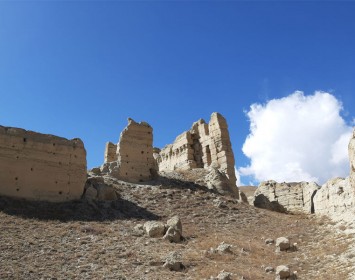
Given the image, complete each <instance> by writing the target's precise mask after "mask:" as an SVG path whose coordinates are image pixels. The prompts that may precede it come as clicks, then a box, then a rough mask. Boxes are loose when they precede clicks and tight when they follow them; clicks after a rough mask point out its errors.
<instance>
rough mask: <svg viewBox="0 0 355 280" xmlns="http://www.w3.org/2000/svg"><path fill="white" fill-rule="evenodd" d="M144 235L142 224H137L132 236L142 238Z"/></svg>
mask: <svg viewBox="0 0 355 280" xmlns="http://www.w3.org/2000/svg"><path fill="white" fill-rule="evenodd" d="M143 234H144V228H143V225H142V224H137V225H136V226H135V227H134V229H133V235H134V236H142V235H143Z"/></svg>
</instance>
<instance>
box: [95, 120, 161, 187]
mask: <svg viewBox="0 0 355 280" xmlns="http://www.w3.org/2000/svg"><path fill="white" fill-rule="evenodd" d="M115 147H117V149H116V150H115V149H114V148H115ZM105 163H106V164H104V165H103V166H102V168H101V171H102V172H103V173H110V175H111V176H114V177H116V178H118V179H120V180H124V181H129V182H143V181H149V180H151V179H152V176H153V175H154V170H155V169H156V162H155V160H154V158H153V128H152V127H151V126H150V125H149V124H148V123H146V122H140V123H137V122H135V121H134V120H132V119H130V118H129V119H128V125H127V127H126V128H125V129H124V130H123V131H122V132H121V135H120V140H119V142H118V143H117V145H114V144H112V143H108V144H107V145H106V150H105Z"/></svg>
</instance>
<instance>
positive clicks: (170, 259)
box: [163, 252, 185, 271]
mask: <svg viewBox="0 0 355 280" xmlns="http://www.w3.org/2000/svg"><path fill="white" fill-rule="evenodd" d="M180 258H181V256H180V255H179V254H178V253H177V252H171V253H169V255H168V256H167V257H166V259H165V263H164V264H163V267H165V268H167V269H169V270H172V271H181V270H183V269H184V268H185V266H184V265H183V264H182V262H181V261H180V260H179V259H180Z"/></svg>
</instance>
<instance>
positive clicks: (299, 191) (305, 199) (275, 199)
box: [254, 130, 355, 222]
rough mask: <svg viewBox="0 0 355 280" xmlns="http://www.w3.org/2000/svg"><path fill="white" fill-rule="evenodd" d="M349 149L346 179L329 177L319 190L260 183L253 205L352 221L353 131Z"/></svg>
mask: <svg viewBox="0 0 355 280" xmlns="http://www.w3.org/2000/svg"><path fill="white" fill-rule="evenodd" d="M348 148H349V149H348V152H349V160H350V175H349V177H347V178H339V177H338V178H332V179H330V180H328V181H327V182H326V183H324V184H323V185H322V186H321V187H320V186H318V185H317V184H315V183H313V182H310V183H307V182H300V183H276V182H275V181H266V182H262V183H261V184H260V185H259V187H258V189H257V190H256V191H255V193H254V206H257V207H260V208H266V209H270V210H275V211H279V209H283V210H285V211H287V212H291V213H295V212H304V213H307V214H317V215H326V216H328V217H330V218H332V219H333V220H336V221H338V220H341V221H345V222H353V221H354V220H353V217H354V214H355V210H354V209H355V200H354V196H355V168H354V166H355V130H354V133H353V136H352V138H351V139H350V142H349V146H348ZM275 206H277V207H275Z"/></svg>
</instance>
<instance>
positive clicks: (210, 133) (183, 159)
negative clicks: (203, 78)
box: [157, 113, 236, 186]
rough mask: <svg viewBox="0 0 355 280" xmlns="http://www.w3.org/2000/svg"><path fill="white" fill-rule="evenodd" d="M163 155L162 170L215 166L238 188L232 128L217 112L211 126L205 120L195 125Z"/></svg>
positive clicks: (159, 158)
mask: <svg viewBox="0 0 355 280" xmlns="http://www.w3.org/2000/svg"><path fill="white" fill-rule="evenodd" d="M159 155H160V156H159V157H157V161H158V165H159V171H166V170H187V169H193V168H208V167H210V166H212V167H215V168H217V169H219V170H220V171H221V172H223V173H224V174H225V175H226V176H227V178H228V180H229V183H230V185H231V186H236V175H235V169H234V165H235V161H234V154H233V150H232V145H231V142H230V138H229V132H228V125H227V122H226V120H225V118H224V117H223V116H222V115H221V114H219V113H213V114H212V115H211V119H210V122H209V123H208V124H207V123H206V122H205V121H204V120H202V119H200V120H199V121H197V122H195V123H193V125H192V127H191V129H190V131H186V132H184V133H182V134H180V135H179V136H178V137H177V138H176V139H175V141H174V143H173V144H170V145H167V146H165V147H164V148H163V149H162V150H161V152H160V154H159Z"/></svg>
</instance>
